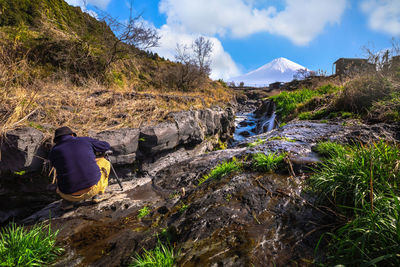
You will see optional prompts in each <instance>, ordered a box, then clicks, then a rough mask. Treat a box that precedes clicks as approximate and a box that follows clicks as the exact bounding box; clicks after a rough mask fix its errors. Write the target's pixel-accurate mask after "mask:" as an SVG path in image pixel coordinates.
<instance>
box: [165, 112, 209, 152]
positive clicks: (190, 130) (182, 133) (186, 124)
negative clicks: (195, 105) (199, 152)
mask: <svg viewBox="0 0 400 267" xmlns="http://www.w3.org/2000/svg"><path fill="white" fill-rule="evenodd" d="M170 117H172V118H173V119H174V120H175V123H176V125H177V127H178V136H179V144H185V145H186V144H190V145H197V144H200V143H201V142H202V141H203V140H204V132H203V131H202V129H201V127H200V125H199V121H198V120H197V119H196V112H195V111H182V112H177V113H172V114H171V115H170Z"/></svg>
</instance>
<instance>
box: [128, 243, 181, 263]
mask: <svg viewBox="0 0 400 267" xmlns="http://www.w3.org/2000/svg"><path fill="white" fill-rule="evenodd" d="M175 257H176V255H175V254H174V249H173V248H172V247H171V246H169V245H164V244H162V243H161V242H160V241H159V242H158V244H157V246H156V247H155V248H154V249H153V250H146V249H144V252H143V253H142V254H141V255H139V254H136V256H135V257H134V258H133V262H132V264H130V265H129V266H130V267H161V266H162V267H172V266H176V264H175Z"/></svg>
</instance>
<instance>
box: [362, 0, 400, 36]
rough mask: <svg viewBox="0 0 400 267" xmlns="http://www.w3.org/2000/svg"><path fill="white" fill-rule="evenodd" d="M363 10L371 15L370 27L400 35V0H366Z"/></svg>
mask: <svg viewBox="0 0 400 267" xmlns="http://www.w3.org/2000/svg"><path fill="white" fill-rule="evenodd" d="M361 10H362V11H363V12H364V13H365V14H367V15H368V16H369V18H368V24H369V27H370V28H371V29H373V30H375V31H383V32H385V33H387V34H390V35H393V36H398V35H400V1H399V0H364V1H363V2H362V3H361Z"/></svg>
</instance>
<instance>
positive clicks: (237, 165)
mask: <svg viewBox="0 0 400 267" xmlns="http://www.w3.org/2000/svg"><path fill="white" fill-rule="evenodd" d="M241 169H242V163H241V162H239V161H238V160H237V159H236V158H235V157H233V158H232V160H231V161H225V162H223V163H221V164H219V165H217V166H216V167H215V168H214V169H212V170H211V171H210V173H209V174H207V175H204V176H203V177H202V178H200V179H199V180H198V182H199V183H198V185H201V184H202V183H204V182H205V181H207V180H210V179H220V178H222V177H224V176H225V175H228V174H230V173H232V172H235V171H240V170H241Z"/></svg>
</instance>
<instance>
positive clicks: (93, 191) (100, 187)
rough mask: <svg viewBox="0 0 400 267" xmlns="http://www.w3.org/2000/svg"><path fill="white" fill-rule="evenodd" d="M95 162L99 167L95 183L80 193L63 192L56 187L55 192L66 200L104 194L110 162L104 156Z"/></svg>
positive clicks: (78, 199)
mask: <svg viewBox="0 0 400 267" xmlns="http://www.w3.org/2000/svg"><path fill="white" fill-rule="evenodd" d="M96 163H97V165H98V166H99V168H100V172H101V177H100V180H99V182H98V183H97V184H95V185H93V186H91V187H90V190H89V191H88V192H86V193H84V194H82V195H79V196H74V195H71V194H64V193H63V192H61V191H60V190H59V189H58V187H57V193H58V194H59V195H60V196H61V197H62V198H63V199H65V200H68V201H81V200H85V199H88V198H92V197H94V196H95V195H97V194H99V193H100V194H104V191H105V190H106V187H107V186H108V176H109V175H110V169H111V164H110V162H109V161H108V160H106V159H105V158H97V159H96Z"/></svg>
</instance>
